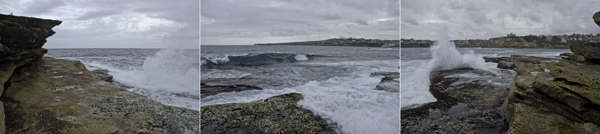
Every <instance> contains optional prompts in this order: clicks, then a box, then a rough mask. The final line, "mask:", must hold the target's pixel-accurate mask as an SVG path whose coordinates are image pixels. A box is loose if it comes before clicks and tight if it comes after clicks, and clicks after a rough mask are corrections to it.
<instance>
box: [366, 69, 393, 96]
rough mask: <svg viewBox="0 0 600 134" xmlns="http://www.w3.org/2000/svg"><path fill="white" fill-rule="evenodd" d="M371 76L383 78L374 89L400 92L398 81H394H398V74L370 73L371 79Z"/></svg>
mask: <svg viewBox="0 0 600 134" xmlns="http://www.w3.org/2000/svg"><path fill="white" fill-rule="evenodd" d="M373 76H383V78H381V82H379V84H377V86H376V87H375V89H377V90H384V91H388V92H400V81H398V80H396V79H400V73H399V72H373V73H371V77H373Z"/></svg>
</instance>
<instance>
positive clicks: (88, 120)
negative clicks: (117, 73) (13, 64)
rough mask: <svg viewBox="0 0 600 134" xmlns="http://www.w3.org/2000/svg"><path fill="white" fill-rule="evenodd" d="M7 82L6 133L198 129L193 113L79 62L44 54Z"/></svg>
mask: <svg viewBox="0 0 600 134" xmlns="http://www.w3.org/2000/svg"><path fill="white" fill-rule="evenodd" d="M7 83H8V84H7V86H6V90H5V91H4V94H3V95H2V97H1V98H0V99H2V101H3V102H4V109H5V110H6V111H5V112H6V133H199V129H198V125H199V124H198V123H199V122H198V118H199V112H198V111H195V110H190V109H185V108H179V107H173V106H166V105H163V104H160V103H158V102H155V101H153V100H151V99H149V98H147V97H145V96H142V95H139V94H135V93H133V92H129V91H127V90H125V89H123V88H120V87H117V86H115V85H112V84H110V83H108V82H106V81H103V80H101V79H100V78H99V77H97V76H95V75H94V74H92V73H91V72H89V71H88V70H87V69H86V68H85V66H84V65H83V64H82V63H80V62H76V61H68V60H60V59H54V58H47V57H45V58H43V60H36V61H34V62H32V63H31V64H28V65H25V66H23V67H21V68H19V69H16V70H15V71H14V73H13V76H12V77H11V79H10V80H9V81H8V82H7Z"/></svg>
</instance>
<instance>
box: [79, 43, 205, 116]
mask: <svg viewBox="0 0 600 134" xmlns="http://www.w3.org/2000/svg"><path fill="white" fill-rule="evenodd" d="M184 51H185V50H182V49H165V50H160V51H159V52H157V53H156V54H155V55H153V56H151V57H147V58H146V60H145V61H144V65H143V66H142V67H135V66H114V65H112V64H108V63H105V62H106V61H98V60H91V61H89V60H81V61H82V62H83V63H84V64H85V65H86V66H87V67H88V68H90V69H98V68H102V69H107V70H109V72H108V74H110V75H112V76H113V80H114V81H116V82H118V83H121V84H124V85H126V86H129V87H131V88H128V89H127V90H129V91H132V92H134V93H138V94H141V95H144V96H146V97H149V98H151V99H153V100H155V101H157V102H160V103H163V104H167V105H172V106H178V107H185V108H189V109H194V110H199V100H198V97H199V96H198V94H199V90H200V87H199V84H198V82H199V81H200V78H199V76H198V74H199V70H198V64H197V62H198V57H197V56H198V55H195V54H189V52H184ZM194 55H195V56H194ZM67 59H71V60H80V59H77V58H67Z"/></svg>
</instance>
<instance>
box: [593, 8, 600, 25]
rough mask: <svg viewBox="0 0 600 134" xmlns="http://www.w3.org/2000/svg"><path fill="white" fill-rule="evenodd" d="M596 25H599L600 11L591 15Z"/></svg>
mask: <svg viewBox="0 0 600 134" xmlns="http://www.w3.org/2000/svg"><path fill="white" fill-rule="evenodd" d="M592 19H594V22H595V23H596V25H598V26H600V11H598V12H596V13H595V14H594V16H592Z"/></svg>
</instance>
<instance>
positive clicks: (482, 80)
mask: <svg viewBox="0 0 600 134" xmlns="http://www.w3.org/2000/svg"><path fill="white" fill-rule="evenodd" d="M514 76H515V73H514V72H513V71H510V70H499V71H498V72H492V71H488V70H478V69H454V70H446V71H436V72H432V73H431V76H430V79H431V86H430V92H431V93H432V94H433V96H434V97H436V99H437V101H436V102H431V103H427V104H424V105H422V106H420V107H417V108H410V109H402V111H401V113H402V114H401V124H402V133H504V132H505V131H506V130H507V129H508V124H507V123H506V122H505V121H504V117H503V116H504V115H503V113H502V111H501V108H500V107H501V105H502V102H503V100H504V98H505V97H506V95H507V94H508V87H509V86H508V85H509V83H512V81H510V78H513V77H514Z"/></svg>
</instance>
